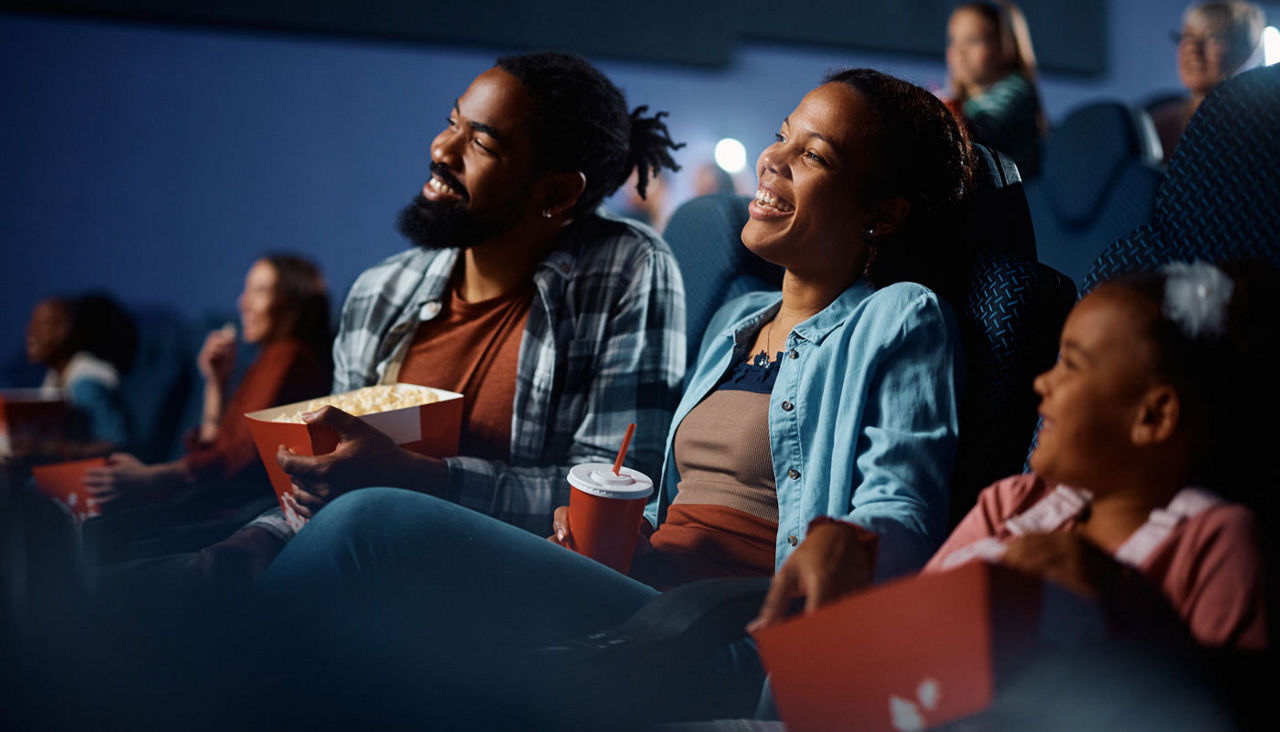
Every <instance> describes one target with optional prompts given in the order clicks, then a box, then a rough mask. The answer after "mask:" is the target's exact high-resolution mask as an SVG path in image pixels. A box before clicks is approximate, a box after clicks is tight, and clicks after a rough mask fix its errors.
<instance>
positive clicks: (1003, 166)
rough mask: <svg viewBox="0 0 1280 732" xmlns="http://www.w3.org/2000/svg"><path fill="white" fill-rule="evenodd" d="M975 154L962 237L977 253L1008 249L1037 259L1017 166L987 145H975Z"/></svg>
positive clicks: (1028, 212) (1010, 252)
mask: <svg viewBox="0 0 1280 732" xmlns="http://www.w3.org/2000/svg"><path fill="white" fill-rule="evenodd" d="M973 153H974V157H975V158H976V159H977V165H976V166H975V167H974V173H973V179H974V180H973V191H972V192H971V193H970V195H969V200H968V203H967V204H966V205H967V207H968V212H967V214H966V220H965V225H964V234H963V236H964V237H967V238H968V239H969V240H970V243H971V244H972V246H973V249H974V251H975V252H1007V253H1009V254H1015V255H1017V256H1019V257H1022V258H1024V259H1028V260H1031V261H1035V259H1036V238H1035V234H1034V233H1033V231H1032V227H1031V210H1030V209H1029V208H1028V206H1027V196H1026V193H1025V192H1024V191H1023V188H1022V176H1021V175H1020V174H1019V172H1018V166H1017V165H1016V164H1014V162H1013V160H1012V159H1011V158H1010V157H1009V156H1008V155H1005V154H1004V153H1001V152H997V151H995V150H992V149H991V148H989V147H987V146H986V145H980V144H974V146H973Z"/></svg>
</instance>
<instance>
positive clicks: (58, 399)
mask: <svg viewBox="0 0 1280 732" xmlns="http://www.w3.org/2000/svg"><path fill="white" fill-rule="evenodd" d="M66 416H67V401H66V399H64V398H63V397H62V395H61V394H60V393H59V392H58V390H56V389H0V455H9V454H11V453H12V452H13V451H14V449H15V448H18V447H21V446H23V445H24V444H26V443H29V442H37V443H38V442H40V441H41V440H46V439H57V438H59V437H62V434H63V429H64V427H65V420H66Z"/></svg>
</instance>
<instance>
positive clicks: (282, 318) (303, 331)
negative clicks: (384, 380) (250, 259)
mask: <svg viewBox="0 0 1280 732" xmlns="http://www.w3.org/2000/svg"><path fill="white" fill-rule="evenodd" d="M259 259H260V260H261V261H264V262H266V263H268V264H270V265H271V266H272V268H274V269H275V272H276V286H275V292H274V293H272V295H273V298H272V303H271V311H272V317H273V318H274V320H275V327H274V332H272V334H271V337H272V338H296V339H298V340H299V341H302V342H303V343H304V344H306V345H307V346H309V347H310V348H311V349H312V350H313V351H315V353H316V355H317V356H320V357H321V358H326V359H327V358H330V357H331V356H332V348H333V335H332V332H331V331H330V329H329V292H328V289H327V288H326V287H325V282H324V276H323V275H321V274H320V269H319V268H318V267H316V265H315V264H314V263H313V262H311V260H309V259H306V258H304V257H300V256H298V255H296V254H286V253H280V252H275V253H270V254H265V255H263V256H262V257H260V258H259Z"/></svg>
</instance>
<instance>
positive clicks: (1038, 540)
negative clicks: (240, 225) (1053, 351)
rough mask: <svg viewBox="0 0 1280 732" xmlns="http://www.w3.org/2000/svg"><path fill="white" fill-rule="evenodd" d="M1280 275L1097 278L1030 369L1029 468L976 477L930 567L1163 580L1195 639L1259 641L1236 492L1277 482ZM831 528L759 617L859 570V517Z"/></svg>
mask: <svg viewBox="0 0 1280 732" xmlns="http://www.w3.org/2000/svg"><path fill="white" fill-rule="evenodd" d="M1278 284H1280V278H1278V277H1277V273H1276V272H1275V271H1274V270H1271V269H1268V268H1258V267H1254V268H1253V269H1252V270H1251V271H1245V270H1243V269H1241V270H1240V274H1238V275H1236V276H1232V275H1230V274H1227V272H1224V271H1223V270H1222V269H1219V268H1218V267H1215V266H1213V265H1209V264H1204V263H1195V264H1181V263H1179V264H1170V265H1167V266H1166V267H1164V268H1163V269H1162V270H1160V271H1159V272H1158V273H1146V274H1139V275H1134V276H1130V277H1125V278H1121V279H1117V280H1113V281H1111V282H1109V283H1106V284H1104V285H1102V286H1100V287H1098V288H1097V289H1096V290H1094V291H1093V292H1092V293H1090V294H1089V295H1087V296H1086V297H1085V298H1084V299H1083V300H1081V301H1080V303H1079V304H1077V305H1076V307H1075V309H1074V310H1073V311H1072V312H1071V315H1070V317H1069V318H1068V319H1067V323H1066V326H1065V327H1064V329H1063V332H1062V341H1061V351H1060V354H1059V359H1058V362H1057V363H1056V364H1055V365H1054V367H1053V368H1052V369H1050V370H1049V371H1047V372H1045V373H1044V374H1041V375H1040V376H1039V377H1038V378H1037V379H1036V381H1035V388H1036V392H1037V393H1038V394H1040V397H1041V400H1042V401H1041V407H1040V413H1041V415H1042V417H1043V421H1042V425H1041V427H1040V433H1039V440H1038V444H1037V446H1036V449H1035V452H1034V453H1033V454H1032V456H1031V467H1032V470H1033V471H1034V472H1033V473H1031V474H1028V475H1021V476H1017V477H1013V478H1008V479H1006V480H1003V481H1000V482H998V483H996V484H994V485H992V486H990V487H988V488H987V489H986V490H985V491H983V492H982V494H981V495H980V496H979V498H978V505H977V506H976V507H975V508H974V509H973V510H972V511H970V512H969V514H968V515H967V516H966V517H965V518H964V520H962V521H961V522H960V524H959V526H958V527H957V528H956V530H955V531H954V532H953V533H952V534H951V536H950V538H948V539H947V541H946V542H945V543H944V544H943V546H942V548H941V549H939V550H938V552H937V554H935V555H934V557H933V559H932V560H931V561H930V562H929V564H928V565H927V566H926V567H925V569H924V571H926V572H930V571H939V570H945V569H949V568H951V567H954V566H957V565H959V564H962V563H964V562H966V561H970V560H973V559H979V558H981V559H987V560H990V561H998V562H1000V563H1002V564H1005V565H1008V566H1011V567H1013V568H1016V569H1020V570H1024V571H1027V572H1030V573H1034V574H1039V575H1042V576H1044V577H1046V578H1048V579H1051V580H1054V581H1057V582H1059V583H1060V584H1063V585H1065V586H1067V587H1069V588H1072V589H1074V590H1076V591H1078V592H1080V593H1082V594H1085V595H1087V596H1092V597H1096V598H1098V599H1100V600H1101V601H1103V602H1104V604H1105V603H1112V602H1113V601H1116V600H1117V599H1118V598H1121V597H1124V598H1129V599H1132V598H1134V597H1143V596H1144V595H1146V594H1152V593H1149V592H1146V593H1144V592H1143V591H1142V590H1143V588H1154V587H1158V588H1159V590H1160V592H1161V593H1162V594H1163V596H1164V598H1165V599H1166V600H1167V601H1168V603H1169V604H1170V605H1171V606H1172V608H1173V610H1174V611H1175V612H1176V613H1177V615H1178V616H1179V617H1180V618H1181V620H1182V621H1183V623H1184V624H1185V625H1186V627H1187V628H1188V629H1189V630H1190V633H1191V635H1192V636H1193V637H1194V638H1195V639H1196V640H1197V641H1198V642H1200V643H1201V644H1203V645H1205V646H1213V647H1228V648H1238V649H1247V650H1261V649H1264V648H1265V647H1266V645H1267V628H1266V619H1265V613H1264V604H1265V603H1264V578H1263V568H1262V561H1261V557H1262V549H1261V546H1260V543H1259V532H1258V530H1257V528H1256V526H1255V519H1254V515H1253V513H1252V512H1251V511H1250V510H1249V509H1248V508H1245V506H1243V505H1241V504H1239V503H1233V502H1231V500H1244V501H1248V500H1250V499H1252V498H1253V496H1252V495H1250V494H1251V492H1252V491H1254V490H1256V488H1255V487H1256V486H1262V485H1265V484H1267V483H1268V482H1269V481H1268V480H1267V479H1268V477H1269V475H1268V474H1267V473H1266V472H1265V471H1266V463H1265V460H1264V457H1263V456H1264V455H1266V454H1267V453H1266V452H1265V447H1266V442H1267V440H1268V435H1269V434H1272V433H1269V431H1268V430H1266V429H1263V427H1264V424H1265V423H1263V421H1262V420H1270V419H1273V415H1274V414H1275V412H1274V410H1273V409H1269V407H1272V406H1274V403H1275V399H1274V397H1273V396H1272V395H1273V393H1274V391H1275V390H1274V388H1273V387H1272V381H1273V378H1274V364H1275V363H1276V359H1277V355H1280V354H1278V353H1277V350H1278V348H1277V340H1276V338H1275V336H1274V332H1272V331H1271V330H1270V329H1271V328H1272V327H1273V324H1274V323H1275V322H1276V320H1277V317H1280V300H1278V298H1280V287H1278V286H1277V285H1278ZM1272 449H1274V448H1272ZM1229 499H1230V500H1229ZM823 528H824V529H825V531H824V532H823V533H820V534H816V535H813V534H811V536H810V538H809V539H807V540H806V541H805V544H804V545H801V546H800V547H799V548H798V549H797V551H796V553H795V555H793V556H792V557H791V560H790V562H789V564H791V563H794V564H795V565H796V566H794V567H786V566H784V567H783V568H782V570H781V571H780V572H779V573H778V575H777V576H776V577H775V580H774V587H773V588H771V590H770V595H769V599H768V600H767V601H766V603H765V607H764V609H763V610H762V613H761V618H762V620H763V621H764V622H766V623H771V622H775V621H777V620H778V619H780V618H781V617H782V614H783V611H785V608H786V604H787V600H788V599H789V598H790V596H792V595H798V594H808V595H810V596H811V597H814V596H817V597H829V596H830V595H832V594H833V593H831V592H828V591H825V590H824V587H827V586H829V585H832V584H837V583H838V582H839V579H838V578H840V577H842V576H845V575H849V574H854V573H856V572H857V570H858V564H857V557H856V556H851V555H850V554H849V553H848V552H843V551H842V550H841V549H840V547H843V546H847V545H851V544H850V542H851V541H852V540H851V539H849V538H848V537H847V536H845V535H846V534H850V535H851V534H853V530H852V527H847V528H846V527H841V526H840V525H838V524H835V523H834V522H832V523H828V524H827V525H826V526H824V527H823ZM815 539H816V540H817V541H815ZM811 542H813V545H812V546H810V547H808V550H807V551H806V545H808V544H810V543H811ZM824 557H825V558H824ZM829 557H843V559H841V560H832V559H830V558H829ZM1144 578H1145V581H1144ZM1135 590H1136V592H1135ZM811 604H812V603H811ZM1113 607H1114V605H1113ZM1118 609H1119V610H1121V611H1122V612H1123V611H1125V610H1126V609H1125V608H1118ZM1130 610H1132V609H1130ZM1130 614H1132V613H1131V612H1130Z"/></svg>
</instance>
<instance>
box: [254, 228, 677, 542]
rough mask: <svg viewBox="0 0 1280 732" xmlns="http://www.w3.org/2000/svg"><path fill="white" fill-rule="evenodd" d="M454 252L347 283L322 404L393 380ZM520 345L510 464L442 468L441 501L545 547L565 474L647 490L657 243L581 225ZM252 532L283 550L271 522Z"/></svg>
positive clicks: (406, 258) (657, 325)
mask: <svg viewBox="0 0 1280 732" xmlns="http://www.w3.org/2000/svg"><path fill="white" fill-rule="evenodd" d="M458 251H459V250H457V249H430V250H424V249H419V248H415V249H411V250H408V251H405V252H401V253H400V254H397V255H395V256H392V257H390V258H388V259H386V260H384V261H383V262H381V263H380V264H378V265H375V266H374V267H372V268H371V269H368V270H366V271H365V272H364V273H363V274H361V275H360V277H359V278H358V279H357V280H356V283H355V284H354V285H353V286H352V288H351V292H350V293H349V294H348V296H347V301H346V304H345V305H344V306H343V310H342V322H341V326H340V329H339V332H338V336H337V339H336V340H335V341H334V346H333V362H334V376H333V389H334V392H335V393H337V392H343V391H349V390H351V389H356V388H359V387H362V386H368V385H370V384H376V383H391V382H394V381H395V380H396V376H397V373H398V371H399V366H400V363H401V362H402V361H403V359H404V356H405V355H406V354H407V352H408V349H409V346H410V344H411V343H412V341H413V336H414V333H415V332H416V331H417V329H418V324H419V323H420V322H422V321H423V320H429V319H431V318H433V317H435V316H436V315H437V314H438V313H439V312H440V304H441V300H442V299H443V298H444V297H447V296H448V289H447V288H448V285H449V278H450V275H451V274H452V273H453V269H454V264H455V263H456V261H457V257H458ZM533 280H534V284H535V286H536V289H537V293H536V295H535V296H534V299H533V302H532V303H531V304H530V307H529V318H528V322H527V324H526V326H525V332H524V337H523V339H522V340H521V343H520V356H519V363H518V366H517V370H516V389H515V403H514V410H513V414H512V419H511V452H510V460H509V461H507V462H497V461H492V460H481V459H478V458H473V457H466V456H460V457H454V458H447V459H446V463H447V464H448V467H449V485H448V486H447V489H446V491H445V496H446V497H447V498H448V499H449V500H452V501H454V502H456V503H459V504H461V505H463V506H466V507H467V508H471V509H474V510H476V511H480V512H482V513H485V514H488V515H490V516H494V517H495V518H498V519H501V520H503V521H506V522H508V523H511V524H514V525H516V526H520V527H522V528H524V529H527V530H529V531H533V532H537V533H540V534H543V535H545V534H548V533H550V531H551V514H552V512H553V511H554V510H555V508H556V507H557V506H561V505H565V504H567V503H568V498H569V485H568V483H567V482H566V476H567V475H568V472H569V468H570V467H571V466H572V465H574V464H576V463H580V462H588V461H603V462H612V460H613V457H614V455H615V453H616V452H617V450H618V447H619V446H620V445H621V443H622V437H623V434H624V433H625V432H626V428H627V424H628V423H629V422H635V423H636V433H635V437H634V439H633V441H632V443H631V448H630V450H629V451H628V453H627V463H628V464H629V465H631V466H632V467H634V468H636V469H637V470H640V471H642V472H644V473H646V474H647V475H650V476H653V477H655V478H656V477H657V475H658V471H659V470H660V468H661V465H662V455H663V446H664V440H665V437H666V432H667V428H668V427H669V426H670V424H671V416H672V413H673V412H674V410H675V406H676V404H677V402H679V400H680V391H681V383H682V380H683V379H684V370H685V332H684V321H685V312H684V286H683V284H682V281H681V278H680V270H679V267H678V266H677V264H676V261H675V258H674V257H673V256H672V254H671V250H670V249H669V248H668V247H667V245H666V243H665V242H663V241H662V239H661V238H660V237H659V236H658V235H657V234H656V233H654V232H653V230H651V229H649V228H648V227H645V226H642V225H639V224H637V223H636V222H633V221H630V220H626V219H621V218H617V217H614V216H612V215H610V214H608V213H606V212H604V211H603V210H601V211H598V212H597V213H596V214H593V215H587V216H583V217H581V218H580V219H579V220H577V221H576V222H574V224H573V225H572V226H570V227H569V228H568V229H567V230H566V231H565V233H564V234H563V236H562V237H561V240H560V242H559V243H558V244H557V245H556V246H555V247H554V248H553V249H552V250H551V251H549V252H548V253H547V256H546V257H544V258H543V260H542V261H541V262H540V263H539V265H538V267H537V269H536V271H535V272H534V275H533ZM251 525H256V526H261V527H263V528H266V529H268V530H269V531H271V532H272V533H273V534H276V535H277V536H279V537H280V538H282V539H285V540H288V538H290V537H291V536H292V533H293V532H292V531H290V530H289V528H288V526H287V524H285V523H284V520H283V517H282V516H281V515H280V511H279V509H275V510H274V511H272V512H268V513H267V514H264V515H263V516H262V517H259V518H258V519H257V520H255V521H254V522H253V523H252V524H251Z"/></svg>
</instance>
